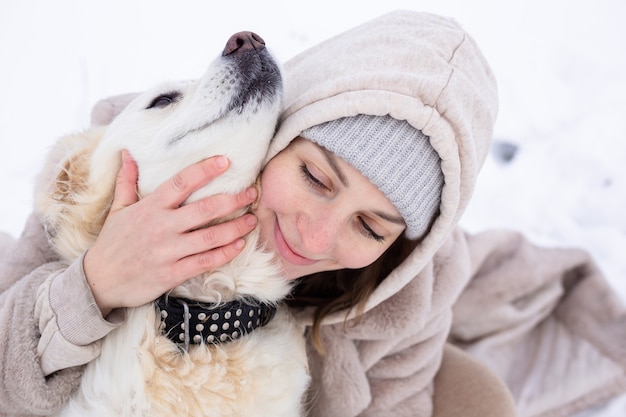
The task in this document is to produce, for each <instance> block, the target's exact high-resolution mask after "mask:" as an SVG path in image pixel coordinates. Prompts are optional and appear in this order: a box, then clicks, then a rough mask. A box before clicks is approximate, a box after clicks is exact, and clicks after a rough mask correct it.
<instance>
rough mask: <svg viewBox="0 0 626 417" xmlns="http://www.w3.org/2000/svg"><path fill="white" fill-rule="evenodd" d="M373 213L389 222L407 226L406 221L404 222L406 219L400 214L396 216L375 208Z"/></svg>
mask: <svg viewBox="0 0 626 417" xmlns="http://www.w3.org/2000/svg"><path fill="white" fill-rule="evenodd" d="M372 213H374V214H375V215H377V216H378V217H380V218H381V219H383V220H387V221H388V222H391V223H396V224H399V225H401V226H406V223H405V222H404V219H403V218H402V217H400V216H394V215H391V214H387V213H384V212H382V211H378V210H374V211H372Z"/></svg>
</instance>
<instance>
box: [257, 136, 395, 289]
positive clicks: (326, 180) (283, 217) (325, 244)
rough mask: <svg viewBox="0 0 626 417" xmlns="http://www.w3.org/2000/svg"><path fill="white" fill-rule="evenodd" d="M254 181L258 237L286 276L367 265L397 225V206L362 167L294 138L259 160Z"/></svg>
mask: <svg viewBox="0 0 626 417" xmlns="http://www.w3.org/2000/svg"><path fill="white" fill-rule="evenodd" d="M261 186H262V192H261V199H260V201H259V205H258V208H257V210H256V215H257V217H258V219H259V225H260V227H261V239H262V241H263V242H264V243H265V244H266V246H267V247H268V249H271V250H273V251H274V252H275V253H276V254H277V257H278V259H279V261H280V262H281V264H282V267H283V269H284V271H285V273H286V275H287V277H288V278H289V279H295V278H299V277H302V276H304V275H308V274H312V273H315V272H321V271H328V270H335V269H343V268H362V267H364V266H367V265H369V264H371V263H372V262H374V261H375V260H376V259H377V258H378V257H379V256H381V255H382V254H383V252H384V251H385V250H386V249H387V248H388V247H389V246H390V245H391V244H392V243H393V241H394V240H395V239H396V238H397V237H398V236H400V235H401V234H402V233H403V231H404V228H405V224H404V221H403V220H402V217H401V216H400V213H399V212H398V210H397V209H396V208H395V207H394V205H393V204H392V203H391V202H390V201H389V200H388V199H387V197H386V196H385V195H384V194H383V193H382V192H381V191H380V190H379V189H378V188H376V186H375V185H373V184H372V183H371V182H370V181H369V180H368V179H367V178H366V177H365V176H363V174H361V173H360V172H359V171H357V170H356V169H355V168H353V167H352V166H351V165H350V164H348V163H346V162H345V161H344V160H342V159H341V158H339V157H337V156H335V155H334V154H333V153H331V152H328V151H326V150H325V149H324V148H322V147H320V146H318V145H316V144H314V143H313V142H310V141H308V140H305V139H302V138H297V139H295V140H294V141H292V142H291V144H290V145H289V146H288V147H287V148H285V149H284V150H283V151H282V152H280V153H279V154H278V155H276V156H275V157H274V158H273V159H272V160H271V161H270V162H269V163H268V164H267V166H266V167H265V169H264V171H263V173H262V176H261Z"/></svg>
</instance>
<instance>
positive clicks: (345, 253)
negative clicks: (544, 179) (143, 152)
mask: <svg viewBox="0 0 626 417" xmlns="http://www.w3.org/2000/svg"><path fill="white" fill-rule="evenodd" d="M346 51H349V53H346ZM285 85H286V97H285V104H286V107H285V111H284V113H283V115H282V118H281V124H280V128H279V131H278V132H277V135H276V137H275V139H274V142H273V145H272V148H271V149H270V151H269V154H268V157H267V161H268V162H267V164H266V166H265V168H264V170H263V173H262V181H261V185H262V189H263V191H262V194H261V197H260V200H259V204H258V208H257V210H256V213H255V214H256V216H244V217H241V218H239V219H236V220H234V221H232V222H230V223H227V224H225V225H221V226H216V227H214V228H211V229H210V231H207V232H201V233H207V234H208V235H205V236H203V235H198V233H197V232H196V233H195V234H190V233H184V231H185V230H189V229H190V228H193V227H194V226H196V225H198V224H203V223H206V222H208V221H209V220H211V219H212V218H215V217H220V216H222V215H224V214H226V213H228V212H232V211H233V210H234V209H235V208H237V207H242V206H244V205H246V204H249V203H250V202H251V201H253V200H254V199H255V197H256V195H255V193H254V192H253V191H252V190H250V192H251V193H250V194H249V195H248V194H246V193H242V194H241V195H239V196H235V197H229V196H216V197H212V198H210V199H209V200H207V201H205V203H204V204H199V205H197V208H198V209H199V210H197V211H195V213H196V214H194V215H193V216H192V217H189V216H187V215H185V216H183V215H182V214H181V213H180V211H178V210H176V209H175V208H173V207H172V206H173V202H175V201H182V200H180V199H181V198H183V199H184V196H186V195H188V194H189V193H191V192H192V191H193V190H194V189H196V188H198V187H200V186H201V185H202V184H204V183H206V182H207V181H210V180H211V179H212V178H214V177H215V176H216V175H219V174H220V173H222V172H224V170H225V169H227V163H225V161H224V160H223V159H221V158H212V159H209V160H207V161H204V162H202V163H199V164H196V165H194V166H192V167H190V168H188V169H186V170H185V171H183V172H181V174H180V175H179V176H178V177H177V179H176V181H172V182H169V183H166V184H164V185H163V186H162V187H160V188H159V190H158V191H157V192H155V193H154V194H152V195H151V196H148V197H147V198H145V199H144V200H141V201H140V202H136V198H135V196H134V183H135V181H136V177H137V172H136V169H135V168H134V165H133V164H132V161H131V160H130V158H129V156H128V155H125V157H124V161H123V165H122V168H121V170H120V174H119V177H118V184H117V188H116V197H115V202H114V206H113V208H112V210H111V213H110V215H109V218H108V219H107V221H106V223H105V226H104V228H103V231H102V234H101V235H100V237H99V238H98V241H97V242H96V244H95V245H94V247H93V248H92V249H90V250H89V251H88V252H87V254H86V255H85V257H84V262H82V263H80V262H79V263H76V264H73V265H71V266H70V267H69V268H68V269H65V268H64V267H63V265H60V264H58V263H55V258H54V256H53V255H52V254H51V251H50V248H48V247H47V245H46V242H45V234H44V231H43V230H42V229H41V226H40V224H39V222H38V219H37V217H36V216H34V217H32V218H31V220H30V222H29V224H28V225H27V228H26V231H25V234H24V235H23V237H22V238H21V239H20V240H19V241H18V242H17V243H16V244H15V246H13V247H12V248H11V250H10V253H9V254H8V255H7V256H9V257H10V259H9V260H8V261H7V263H6V265H7V267H6V268H3V269H4V270H3V274H4V275H5V276H4V277H2V279H0V283H2V288H1V290H2V291H3V293H2V295H1V297H2V299H1V300H2V303H3V308H2V310H0V325H2V326H4V327H5V328H7V329H8V331H9V333H8V334H11V335H12V336H11V337H10V338H7V340H5V341H3V343H2V344H0V358H1V360H2V369H3V372H4V377H3V379H2V381H0V384H2V389H0V404H2V405H3V410H9V411H7V413H8V415H19V414H46V413H49V412H50V411H51V410H54V409H56V408H58V407H59V406H60V405H61V404H62V403H63V402H64V401H65V400H66V398H67V396H68V395H69V394H70V392H71V390H72V388H74V387H75V386H76V384H77V381H78V378H79V377H80V366H78V365H81V364H83V363H85V362H87V361H89V360H90V359H92V358H93V357H95V356H96V355H97V354H98V343H99V342H98V341H99V340H100V339H101V338H102V337H103V336H104V335H106V334H107V333H108V332H109V331H111V330H112V329H113V328H114V327H115V326H116V323H117V322H118V321H119V320H121V317H120V315H119V314H118V312H119V311H120V309H119V308H120V307H124V306H132V305H137V304H142V303H144V302H147V301H150V300H152V299H154V298H155V297H156V296H158V295H159V294H161V293H162V292H163V291H166V290H167V289H169V288H171V287H173V286H175V285H177V284H178V283H180V282H182V281H184V280H185V279H186V278H188V277H190V276H193V275H195V274H196V273H198V272H201V271H204V270H207V269H211V268H213V267H215V266H218V265H220V264H222V263H224V262H226V261H227V260H229V259H230V258H232V257H233V256H235V255H236V253H237V252H238V250H240V239H239V238H240V237H241V236H242V235H243V234H245V233H247V232H248V231H249V230H250V229H251V228H252V227H254V225H255V222H256V221H258V224H259V226H260V228H261V231H262V235H263V240H264V243H266V245H267V246H268V247H270V248H272V249H273V250H274V251H275V252H276V254H277V258H278V260H279V261H280V262H281V265H282V266H283V269H284V270H285V273H286V276H287V277H288V278H290V279H296V278H297V279H299V284H298V286H297V288H296V290H295V293H294V296H293V299H292V300H290V303H291V304H292V307H293V311H294V313H295V314H296V316H297V317H298V319H299V320H300V321H301V322H302V323H304V324H307V325H308V327H307V336H308V338H309V341H310V343H309V361H310V364H311V371H312V376H313V386H312V389H311V400H310V404H311V415H313V416H322V415H323V416H333V415H336V416H356V415H373V416H379V415H399V416H403V415H407V416H408V415H411V416H413V415H424V416H430V415H435V416H444V415H465V416H471V415H477V416H478V415H481V416H489V415H494V416H507V415H515V414H514V411H513V410H512V408H513V406H512V404H511V401H510V397H509V395H508V392H507V391H506V390H505V389H504V388H503V387H502V386H501V385H500V384H499V383H498V382H497V381H495V382H494V379H493V377H492V376H491V374H490V373H489V372H487V371H486V370H485V369H484V368H483V367H482V366H480V365H477V364H475V363H473V362H472V361H471V360H468V359H467V358H466V357H465V356H464V354H462V353H460V352H459V351H458V350H457V349H455V348H452V347H450V346H449V345H447V344H446V341H447V339H448V337H449V336H450V328H451V326H452V324H453V315H452V309H453V306H455V302H457V300H458V298H459V295H460V293H461V291H462V290H463V288H464V287H465V286H466V285H467V284H468V282H469V280H470V278H471V277H472V275H476V274H478V273H479V272H480V271H481V268H483V267H484V266H485V265H488V264H489V262H486V261H485V259H486V253H487V252H489V251H488V250H486V249H485V246H478V248H479V249H478V250H477V249H476V247H477V246H472V245H471V243H472V242H473V241H476V239H472V238H470V237H468V236H466V235H464V234H463V233H462V232H461V231H459V230H457V229H456V224H457V222H458V220H459V218H460V216H461V214H462V212H463V209H464V208H465V206H466V205H467V203H468V200H469V197H470V195H471V192H472V188H473V185H474V182H475V180H476V176H477V174H478V169H479V167H480V165H481V164H482V162H483V160H484V158H485V156H486V153H487V150H488V148H489V141H490V138H491V134H492V128H493V123H494V120H495V116H496V107H497V99H496V85H495V81H494V78H493V75H492V73H491V71H490V69H489V67H488V65H487V63H486V62H485V60H484V58H483V56H482V55H481V53H480V51H479V50H478V49H477V47H476V45H475V43H474V42H473V41H472V39H471V38H470V37H469V35H467V33H465V32H464V31H463V30H462V29H461V28H459V26H458V25H457V24H456V23H454V22H453V21H450V20H448V19H445V18H441V17H438V16H433V15H427V14H420V13H412V12H396V13H392V14H389V15H386V16H383V17H381V18H379V19H376V20H374V21H371V22H368V23H366V24H364V25H362V26H359V27H357V28H355V29H353V30H351V31H349V32H346V33H344V34H341V35H339V36H337V37H335V38H333V39H331V40H329V41H327V42H324V43H322V44H320V45H318V46H316V47H314V48H312V49H310V50H308V51H306V52H305V53H303V54H301V55H299V56H297V57H295V58H294V59H292V60H290V61H289V62H288V63H286V64H285ZM114 103H116V104H114V105H115V106H118V107H119V106H120V105H121V106H122V107H123V100H121V101H117V102H115V101H114ZM120 103H121V104H120ZM117 111H118V109H117V107H116V108H114V109H113V111H112V114H111V116H114V114H115V113H116V112H117ZM97 112H100V113H98V114H96V119H100V121H108V120H106V119H107V115H106V114H103V113H102V107H100V108H99V109H97ZM152 232H155V234H153V233H152ZM156 232H158V233H156ZM206 237H209V238H208V239H207V238H206ZM131 238H132V239H131ZM138 239H139V240H138ZM128 242H132V244H129V243H128ZM173 247H174V248H176V249H177V250H178V249H180V248H181V247H182V248H185V251H186V254H187V256H184V257H180V256H172V255H171V254H172V253H173V252H174V251H173V250H172V248H173ZM146 248H151V251H146ZM151 256H154V257H153V258H151ZM498 260H500V261H501V260H502V259H501V258H496V260H495V262H496V263H498ZM122 261H123V262H122ZM561 264H562V266H563V267H565V264H566V261H563V262H561ZM83 266H84V273H83V270H82V269H83ZM470 289H471V286H470ZM69 300H72V302H71V303H70V302H69ZM461 301H463V298H462V299H461ZM457 305H458V304H457ZM461 306H462V307H463V306H465V305H464V304H462V305H461ZM455 308H456V306H455ZM79 313H80V314H79ZM15 317H19V318H20V320H22V322H21V323H20V324H19V325H18V324H17V323H15V322H13V321H12V319H13V318H15ZM33 317H34V319H33ZM461 318H462V319H466V318H467V316H464V315H461ZM461 322H462V320H461ZM24 323H26V326H24ZM468 328H470V326H465V327H463V326H461V327H460V328H459V329H456V330H457V331H456V333H454V334H453V336H454V337H455V338H458V341H459V343H464V344H466V345H469V342H468V341H466V340H464V339H461V337H462V336H463V335H465V334H469V333H470V332H469V331H468ZM17 330H19V331H17ZM465 342H467V343H465ZM442 361H443V363H442ZM607 372H608V371H607ZM18 376H19V377H21V378H23V379H22V381H26V382H22V386H17V387H16V386H14V384H12V381H13V380H12V379H11V378H17V377H18ZM602 376H603V377H604V376H605V375H604V374H603V375H602ZM608 376H609V375H608V374H607V375H606V377H607V378H608ZM605 380H608V379H605ZM615 380H617V379H616V378H614V379H612V380H611V381H615ZM433 394H434V395H433ZM596 398H597V397H596ZM564 404H565V405H568V406H569V404H570V402H567V401H566V400H565V399H563V401H561V402H560V403H559V404H558V406H559V407H562V406H563V405H564ZM571 409H572V410H573V409H574V408H571ZM540 411H543V410H540Z"/></svg>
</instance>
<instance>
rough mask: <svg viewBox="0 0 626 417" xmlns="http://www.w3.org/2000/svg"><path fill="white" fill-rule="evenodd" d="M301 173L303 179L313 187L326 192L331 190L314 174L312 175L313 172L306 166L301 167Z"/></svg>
mask: <svg viewBox="0 0 626 417" xmlns="http://www.w3.org/2000/svg"><path fill="white" fill-rule="evenodd" d="M300 172H301V173H302V177H303V178H304V179H305V180H306V181H307V182H308V183H309V184H310V185H312V186H313V187H315V188H322V189H324V190H328V189H329V188H328V187H327V186H326V185H325V184H324V183H323V182H321V181H320V180H318V179H317V178H316V177H315V176H314V175H313V174H311V171H309V169H308V168H307V166H306V164H302V165H300Z"/></svg>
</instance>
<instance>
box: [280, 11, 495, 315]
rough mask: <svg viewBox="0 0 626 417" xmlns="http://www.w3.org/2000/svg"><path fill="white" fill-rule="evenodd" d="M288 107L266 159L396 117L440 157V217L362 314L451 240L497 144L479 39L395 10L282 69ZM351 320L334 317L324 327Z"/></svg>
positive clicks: (449, 24)
mask: <svg viewBox="0 0 626 417" xmlns="http://www.w3.org/2000/svg"><path fill="white" fill-rule="evenodd" d="M284 67H285V71H284V73H285V93H286V96H285V110H284V112H283V115H282V118H281V125H280V128H279V130H278V133H277V135H276V137H275V139H274V141H273V145H272V147H271V149H270V152H269V154H268V160H269V159H270V158H271V157H273V156H274V155H275V154H276V153H278V152H279V151H280V150H281V149H283V148H284V147H285V146H287V144H289V142H290V141H291V140H292V139H293V138H295V137H296V136H298V135H299V134H300V132H302V131H303V130H305V129H306V128H308V127H311V126H313V125H316V124H320V123H323V122H327V121H330V120H334V119H338V118H341V117H346V116H354V115H356V114H369V115H379V116H380V115H391V116H393V117H394V118H396V119H400V120H406V121H408V122H409V123H410V124H411V125H413V126H414V127H415V128H416V129H419V130H421V131H422V132H423V133H424V134H426V135H428V136H429V137H430V140H431V144H432V146H433V147H434V149H435V150H436V151H437V152H438V153H439V156H440V158H441V160H442V171H443V173H444V178H445V185H444V188H443V192H442V202H441V214H440V216H439V217H438V218H437V219H436V221H435V223H434V225H433V227H432V230H431V232H430V234H428V235H427V236H426V238H425V239H424V241H423V242H422V243H421V244H420V246H419V247H418V248H417V249H416V251H415V253H414V254H413V255H412V256H411V257H410V258H409V259H408V260H407V261H406V262H405V263H404V264H403V265H401V266H400V267H399V268H398V269H397V270H396V271H394V273H393V274H392V275H391V276H389V277H388V278H386V279H385V280H384V282H383V283H382V284H381V285H380V286H379V288H378V289H377V290H376V292H375V293H374V294H373V296H372V297H371V299H370V300H369V303H368V305H367V307H366V311H367V310H370V309H371V308H372V307H374V306H376V305H378V304H379V303H380V302H382V301H384V300H385V299H387V298H389V297H390V296H391V295H393V294H395V293H397V292H398V291H399V290H400V289H401V288H403V287H404V286H405V285H406V284H407V283H408V282H409V281H410V280H411V279H413V278H414V277H415V276H416V275H417V273H418V272H419V271H420V270H421V269H422V268H424V266H425V265H426V264H427V263H428V262H429V261H430V260H431V259H432V257H433V255H434V254H435V252H436V251H437V250H438V249H439V248H440V247H441V245H442V244H443V243H444V241H445V240H446V239H447V238H448V237H449V235H450V233H451V231H452V230H453V228H454V227H455V226H456V224H457V222H458V220H459V218H460V216H461V214H462V213H463V211H464V209H465V207H466V206H467V203H468V201H469V199H470V196H471V194H472V191H473V189H474V184H475V182H476V176H477V174H478V171H479V169H480V167H481V166H482V164H483V162H484V160H485V157H486V154H487V152H488V149H489V145H490V142H491V137H492V129H493V125H494V122H495V118H496V113H497V107H498V102H497V87H496V82H495V79H494V76H493V74H492V71H491V69H490V68H489V65H488V63H487V61H486V60H485V58H484V57H483V55H482V53H481V52H480V50H479V49H478V47H477V45H476V43H475V42H474V40H473V39H472V38H471V37H470V36H469V35H468V34H467V33H466V32H465V31H464V30H463V29H462V28H461V27H460V26H459V25H458V24H457V23H456V22H455V21H454V20H451V19H447V18H444V17H440V16H436V15H431V14H426V13H417V12H411V11H396V12H392V13H389V14H387V15H384V16H382V17H380V18H377V19H374V20H372V21H370V22H367V23H365V24H363V25H361V26H358V27H356V28H354V29H352V30H350V31H348V32H345V33H342V34H340V35H338V36H335V37H333V38H331V39H329V40H327V41H325V42H323V43H321V44H319V45H317V46H315V47H313V48H311V49H309V50H307V51H305V52H303V53H302V54H300V55H297V56H296V57H294V58H293V59H291V60H289V61H288V62H286V63H285V65H284ZM344 318H345V312H338V313H336V314H335V315H333V316H331V317H329V318H328V320H327V323H331V322H337V321H340V320H343V319H344Z"/></svg>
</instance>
